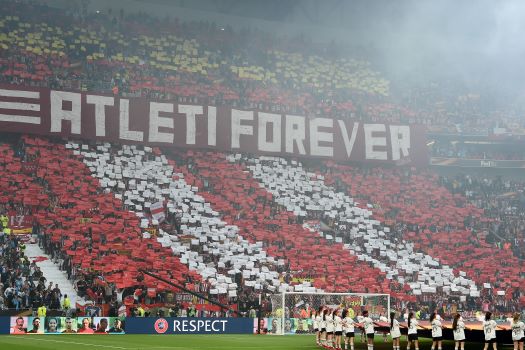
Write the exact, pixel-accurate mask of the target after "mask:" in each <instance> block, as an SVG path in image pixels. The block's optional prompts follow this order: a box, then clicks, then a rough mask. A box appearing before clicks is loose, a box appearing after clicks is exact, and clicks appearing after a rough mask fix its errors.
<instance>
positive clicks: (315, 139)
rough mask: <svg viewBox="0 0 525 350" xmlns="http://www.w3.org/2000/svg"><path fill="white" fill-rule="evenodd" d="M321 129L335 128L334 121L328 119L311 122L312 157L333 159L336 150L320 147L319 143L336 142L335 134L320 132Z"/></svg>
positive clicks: (316, 119) (312, 120) (315, 119)
mask: <svg viewBox="0 0 525 350" xmlns="http://www.w3.org/2000/svg"><path fill="white" fill-rule="evenodd" d="M319 127H325V128H333V127H334V120H333V119H328V118H314V119H311V120H310V155H312V156H324V157H333V155H334V148H333V147H332V146H320V145H319V142H329V143H332V144H333V142H334V134H333V133H331V132H323V131H319Z"/></svg>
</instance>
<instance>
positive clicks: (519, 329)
mask: <svg viewBox="0 0 525 350" xmlns="http://www.w3.org/2000/svg"><path fill="white" fill-rule="evenodd" d="M510 327H511V328H512V340H516V341H517V340H521V339H522V338H523V337H525V334H524V332H523V330H524V329H525V323H523V322H522V321H518V322H516V323H514V321H512V323H511V324H510Z"/></svg>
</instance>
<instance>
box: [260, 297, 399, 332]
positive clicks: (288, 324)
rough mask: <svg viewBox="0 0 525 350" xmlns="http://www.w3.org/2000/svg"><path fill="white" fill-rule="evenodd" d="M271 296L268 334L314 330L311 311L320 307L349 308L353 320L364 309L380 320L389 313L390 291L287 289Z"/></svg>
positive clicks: (373, 317)
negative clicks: (373, 292)
mask: <svg viewBox="0 0 525 350" xmlns="http://www.w3.org/2000/svg"><path fill="white" fill-rule="evenodd" d="M270 299H271V303H272V313H271V315H270V317H269V318H268V333H273V334H305V333H313V322H312V319H311V312H312V311H313V310H319V308H320V307H321V306H327V307H329V308H331V309H335V308H338V309H343V308H346V309H349V311H348V312H349V314H350V315H351V317H352V318H354V319H356V318H357V316H359V315H361V312H362V311H363V310H367V311H368V313H369V316H370V317H371V318H372V319H374V320H377V321H379V320H380V318H381V317H386V318H388V317H389V314H390V295H389V294H367V293H301V292H284V293H282V294H274V295H271V296H270Z"/></svg>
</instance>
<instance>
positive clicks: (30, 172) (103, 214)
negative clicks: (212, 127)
mask: <svg viewBox="0 0 525 350" xmlns="http://www.w3.org/2000/svg"><path fill="white" fill-rule="evenodd" d="M0 6H2V8H3V13H2V15H1V17H0V28H1V32H0V48H1V50H0V72H1V73H2V74H1V75H0V82H2V83H9V84H17V85H30V86H44V87H51V88H56V89H71V90H83V91H96V92H108V93H112V94H115V95H121V96H130V97H131V96H143V97H149V98H153V99H158V100H166V99H169V100H174V101H180V102H185V103H186V102H187V103H201V102H208V103H210V104H213V105H217V106H220V105H229V106H235V107H239V108H250V109H259V110H263V111H274V112H286V113H301V114H304V115H309V116H321V115H322V116H326V117H345V118H352V119H355V120H370V121H373V122H392V123H399V122H410V123H421V124H425V125H428V126H430V127H431V130H432V131H442V132H443V131H444V132H463V131H468V132H470V133H480V134H483V133H487V132H488V130H489V128H490V125H491V123H493V122H494V119H497V120H503V121H504V123H505V124H506V125H509V127H510V126H511V125H513V123H514V122H515V118H513V117H512V115H513V114H510V116H509V115H506V117H505V118H504V117H503V116H502V114H501V113H500V111H492V112H491V114H490V116H491V118H480V112H479V110H478V109H477V107H478V103H479V98H477V97H476V96H475V95H466V96H463V97H461V98H460V99H459V100H458V98H457V96H458V94H459V93H454V94H451V96H444V97H443V100H444V101H446V102H443V101H441V100H439V99H436V96H438V95H439V93H438V92H436V91H435V90H436V89H435V87H434V89H431V90H429V91H419V92H417V93H415V94H411V98H410V99H409V100H406V101H405V102H407V103H403V104H401V103H398V102H399V100H397V99H396V97H397V96H392V95H393V93H392V91H391V86H390V82H389V81H388V80H387V79H386V78H385V77H383V76H381V75H380V74H379V73H377V72H376V71H375V70H374V69H373V68H372V67H371V64H370V63H369V62H367V61H365V60H357V59H349V58H333V59H332V58H330V59H329V58H328V56H327V55H326V54H324V53H323V52H317V53H316V54H307V53H306V52H304V50H303V49H301V48H298V47H294V46H293V45H291V46H290V45H284V44H283V43H281V42H279V39H277V38H268V37H267V35H265V34H263V33H256V32H253V33H249V34H247V33H242V32H235V31H233V30H232V29H230V28H226V30H220V28H218V27H217V26H215V25H213V24H210V23H207V24H206V23H195V22H189V23H185V22H180V21H178V20H163V21H159V20H157V19H153V18H151V17H149V16H148V15H145V14H140V15H138V14H124V12H120V13H119V14H117V13H115V14H111V13H109V14H94V13H91V14H89V13H87V12H85V10H84V11H80V12H75V11H74V12H72V13H69V12H67V11H65V10H58V9H52V8H49V7H47V6H45V5H38V4H35V3H25V2H24V3H16V4H15V2H11V1H0ZM168 32H169V33H170V34H166V33H168ZM173 33H175V34H173ZM286 44H289V43H286ZM246 45H250V46H249V47H251V46H253V47H254V50H255V52H257V55H256V54H253V53H251V54H250V55H248V54H247V53H246V52H247V50H246V47H247V46H246ZM287 46H289V47H292V48H294V49H288V50H287V49H286V47H287ZM255 47H257V48H256V49H255ZM252 52H253V51H252ZM255 57H258V58H255ZM436 101H437V102H436ZM451 105H454V108H453V111H454V113H449V109H450V106H451ZM459 116H461V118H462V119H461V121H458V120H457V119H458V118H459ZM459 124H461V125H460V126H458V125H459ZM436 155H447V156H450V155H452V156H457V157H474V158H477V157H484V158H485V157H487V155H480V154H472V153H469V151H464V150H454V149H452V150H451V149H450V148H447V147H441V148H439V149H437V150H436ZM0 157H1V158H0V166H1V172H2V177H1V178H0V183H1V184H2V186H1V188H2V196H1V197H0V214H2V215H3V214H7V213H9V212H15V213H18V214H21V213H23V214H24V215H27V216H31V217H34V225H35V226H34V227H33V232H35V231H36V232H38V236H39V241H40V244H41V245H42V247H43V248H44V251H45V252H46V253H47V254H49V255H50V256H52V257H53V258H56V260H57V261H61V264H60V265H61V268H62V269H64V270H65V271H66V272H67V274H68V276H69V277H70V279H71V280H73V281H76V285H77V287H78V289H77V292H78V294H79V296H81V297H85V298H86V299H89V300H92V301H94V302H96V303H97V304H111V305H116V306H114V308H118V306H120V303H124V304H126V305H128V306H133V305H137V304H138V303H143V304H149V305H160V304H164V305H165V304H168V303H169V302H168V299H169V290H170V288H168V286H166V285H164V284H163V283H160V282H158V281H155V280H153V279H152V278H150V277H149V276H144V275H142V274H141V273H140V272H139V270H140V269H141V268H147V269H151V270H153V271H154V272H156V273H158V274H159V275H160V276H163V277H165V278H168V279H170V280H173V281H176V282H177V283H179V284H181V285H183V286H185V287H186V288H188V289H190V290H196V291H199V292H201V293H203V294H205V295H209V296H210V297H212V298H217V300H219V301H221V302H223V303H237V302H239V301H245V302H246V303H247V304H249V303H251V302H253V300H254V299H255V298H256V297H257V293H259V292H261V291H263V292H268V293H271V292H276V291H279V290H282V289H289V290H295V291H309V292H312V291H318V290H322V291H348V290H349V289H351V290H353V291H356V292H381V293H391V294H392V295H393V296H395V297H396V298H397V301H396V302H397V303H398V304H396V306H397V307H398V308H399V309H402V308H404V307H406V305H407V303H408V302H415V301H416V300H418V298H419V300H425V298H428V294H427V293H435V294H436V295H437V296H438V297H436V298H437V299H439V300H440V302H441V303H445V304H446V303H449V304H450V295H452V296H453V298H457V299H459V297H460V296H466V295H467V294H468V293H467V292H470V291H480V293H481V296H482V297H481V298H471V297H467V298H465V299H464V301H461V302H458V303H463V304H464V306H463V307H464V308H470V309H473V308H480V309H481V308H482V307H483V305H482V304H485V303H487V302H488V303H492V304H493V305H497V306H498V307H500V308H501V310H502V311H503V310H505V311H508V310H516V309H517V308H518V305H519V304H521V305H523V304H524V303H525V299H524V298H523V297H522V296H521V295H522V294H521V293H523V292H524V290H523V287H522V286H523V276H522V274H521V270H522V268H523V261H522V260H521V259H522V258H523V255H522V254H523V253H522V251H523V249H522V248H523V247H524V242H525V239H524V238H523V237H522V234H523V230H522V228H523V227H524V223H523V206H522V205H521V204H520V205H519V206H518V205H516V203H515V201H516V200H515V198H514V196H508V195H506V193H508V192H511V191H512V192H517V191H518V190H520V189H521V187H522V186H523V183H522V182H501V181H499V182H491V181H488V180H487V181H484V180H482V179H476V178H471V177H461V178H460V177H457V178H454V179H451V178H439V177H438V176H437V175H436V174H434V173H431V172H429V171H424V170H416V169H410V168H402V169H390V168H373V169H368V168H361V167H353V166H347V165H337V164H335V163H331V162H327V163H325V164H321V165H319V164H308V165H306V164H302V163H301V162H299V161H295V160H285V159H280V158H269V157H260V158H255V157H251V156H248V155H231V154H224V153H217V152H204V151H180V150H166V151H164V150H160V149H158V148H149V147H140V146H127V145H112V144H109V143H98V144H95V143H87V142H79V141H68V142H67V143H65V144H64V143H63V142H62V140H49V139H45V138H40V137H32V136H23V137H22V138H21V139H20V141H17V142H14V143H12V144H7V143H6V144H2V145H0ZM488 157H489V158H495V159H498V158H501V157H503V156H501V155H498V154H495V155H492V154H491V155H489V156H488ZM504 157H508V154H506V155H505V156H504ZM520 159H522V158H521V157H520ZM520 195H522V194H520ZM489 198H491V199H492V200H487V199H489ZM159 203H160V204H159ZM156 205H158V207H157V208H159V207H160V208H162V209H161V210H160V211H155V212H154V209H152V208H154V207H155V206H156ZM164 206H165V207H166V209H165V210H164V209H163V208H164ZM159 216H163V217H164V218H165V220H164V222H162V223H161V224H159V220H158V219H157V217H159ZM160 221H162V220H160ZM323 225H324V226H326V227H324V226H323ZM350 226H352V229H351V230H348V229H347V228H348V227H350ZM3 228H4V224H3V223H2V229H3ZM2 232H3V231H2ZM492 242H496V244H493V243H492ZM1 243H2V245H1V249H2V252H3V253H4V255H3V258H2V260H1V261H2V264H0V268H1V269H2V270H1V274H2V284H3V286H2V287H1V288H0V292H1V293H0V295H1V296H2V299H3V300H1V299H0V307H1V306H2V305H4V306H5V307H10V308H25V307H28V306H33V305H36V304H38V300H44V302H45V303H46V304H47V305H48V306H49V307H50V308H60V306H61V302H60V299H58V301H57V298H60V296H59V294H58V295H57V292H53V291H52V290H51V291H49V288H47V289H45V288H43V287H42V283H41V282H40V281H39V279H40V278H41V276H40V275H41V274H40V273H39V272H38V269H37V268H35V267H34V266H33V265H31V264H30V262H29V258H28V257H25V256H24V253H23V249H22V248H21V247H22V245H21V243H20V242H19V241H18V239H17V238H16V237H14V236H9V237H7V236H5V235H4V236H2V241H1ZM508 244H510V246H509V245H508ZM451 247H453V251H452V249H451ZM472 247H475V248H474V249H472ZM145 251H147V254H145V253H144V252H145ZM11 258H12V259H11ZM13 261H23V264H22V265H23V267H22V269H21V270H20V271H17V270H16V268H15V266H14V265H13ZM312 261H314V262H315V261H318V262H319V263H318V264H315V263H312ZM348 266H351V273H347V271H346V270H345V269H346V268H347V267H348ZM80 280H82V281H85V283H84V282H78V281H80ZM312 280H313V282H312ZM26 281H27V282H26ZM486 283H488V284H490V287H491V288H490V289H489V288H484V286H485V284H486ZM44 287H45V286H44ZM43 289H45V290H43ZM496 290H504V291H505V292H506V293H505V295H504V296H502V297H501V296H498V295H497V294H496V293H495V292H496ZM35 300H37V301H36V302H35ZM454 300H455V299H454ZM35 303H36V304H35ZM186 306H187V304H185V307H186ZM245 310H246V308H245Z"/></svg>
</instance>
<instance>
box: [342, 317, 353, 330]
mask: <svg viewBox="0 0 525 350" xmlns="http://www.w3.org/2000/svg"><path fill="white" fill-rule="evenodd" d="M354 323H355V322H354V320H353V319H352V318H351V317H345V319H344V320H343V324H344V328H345V333H354Z"/></svg>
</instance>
